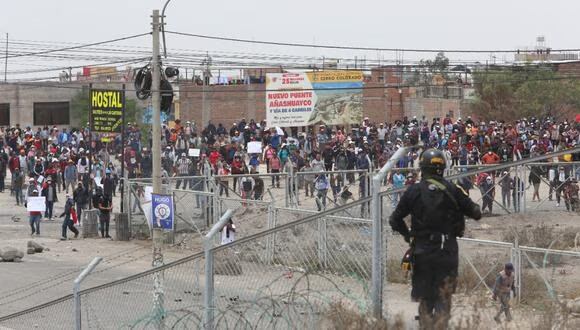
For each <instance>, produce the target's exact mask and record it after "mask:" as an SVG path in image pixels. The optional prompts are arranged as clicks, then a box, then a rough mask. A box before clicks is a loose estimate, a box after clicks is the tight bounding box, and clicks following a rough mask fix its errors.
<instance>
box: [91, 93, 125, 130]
mask: <svg viewBox="0 0 580 330" xmlns="http://www.w3.org/2000/svg"><path fill="white" fill-rule="evenodd" d="M89 97H90V103H91V113H90V122H91V131H93V132H97V133H120V132H121V131H122V128H123V111H124V109H125V93H124V92H123V91H116V90H101V89H92V90H91V93H90V95H89Z"/></svg>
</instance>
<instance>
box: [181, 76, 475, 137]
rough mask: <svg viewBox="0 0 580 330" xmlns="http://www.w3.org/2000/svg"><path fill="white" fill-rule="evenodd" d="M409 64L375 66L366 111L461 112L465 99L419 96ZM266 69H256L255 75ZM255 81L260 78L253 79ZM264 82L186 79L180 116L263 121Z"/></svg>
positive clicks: (380, 116) (395, 114) (373, 116)
mask: <svg viewBox="0 0 580 330" xmlns="http://www.w3.org/2000/svg"><path fill="white" fill-rule="evenodd" d="M405 70H406V67H404V66H384V67H380V68H376V69H373V70H371V75H370V76H367V78H366V79H365V84H364V86H365V87H364V90H363V112H364V113H363V115H364V116H365V117H369V119H370V120H371V121H374V122H394V121H395V120H397V119H402V118H403V117H404V116H408V117H412V116H417V117H418V118H420V117H421V116H423V115H425V116H426V117H427V118H433V117H444V116H445V115H447V114H451V115H452V116H459V115H463V114H462V109H461V108H462V107H465V102H462V100H461V99H459V98H451V99H447V98H443V97H422V96H417V90H416V89H415V88H409V87H404V86H403V80H404V79H403V78H404V72H405ZM266 72H271V71H266V69H262V70H260V69H253V72H252V73H253V74H254V76H255V77H257V76H258V75H262V74H264V75H265V73H266ZM252 81H260V80H259V79H253V80H252ZM262 81H263V80H262ZM265 89H266V85H265V84H264V83H253V84H246V85H214V86H199V85H196V84H193V83H182V84H180V86H179V90H180V96H179V99H180V106H179V108H180V119H181V120H191V121H195V122H196V123H201V124H203V125H205V124H207V123H208V122H209V121H210V120H211V121H212V122H213V123H214V124H217V123H223V124H224V125H225V126H226V127H229V126H230V125H231V124H232V123H234V122H238V121H239V120H241V119H242V118H246V119H248V120H249V119H255V120H256V121H260V120H263V119H265V118H266V104H265V98H266V93H265Z"/></svg>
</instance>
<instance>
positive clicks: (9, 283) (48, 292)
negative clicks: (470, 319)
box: [0, 189, 580, 329]
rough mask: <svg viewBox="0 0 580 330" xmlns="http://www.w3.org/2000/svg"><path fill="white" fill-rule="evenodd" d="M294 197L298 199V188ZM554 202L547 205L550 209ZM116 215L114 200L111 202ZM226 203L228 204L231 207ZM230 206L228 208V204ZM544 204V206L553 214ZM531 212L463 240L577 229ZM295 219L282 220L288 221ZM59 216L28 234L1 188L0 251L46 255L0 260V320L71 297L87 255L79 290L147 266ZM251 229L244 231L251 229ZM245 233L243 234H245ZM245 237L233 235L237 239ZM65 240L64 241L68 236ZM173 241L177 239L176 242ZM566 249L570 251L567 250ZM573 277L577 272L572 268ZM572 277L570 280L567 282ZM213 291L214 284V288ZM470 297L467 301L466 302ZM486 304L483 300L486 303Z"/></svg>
mask: <svg viewBox="0 0 580 330" xmlns="http://www.w3.org/2000/svg"><path fill="white" fill-rule="evenodd" d="M299 193H301V194H303V191H300V192H299ZM283 196H284V195H283V190H282V189H279V190H275V198H276V199H277V201H276V202H277V204H278V203H283V201H281V199H282V198H283ZM59 199H60V201H61V202H59V203H57V204H56V206H55V214H60V213H61V212H62V209H63V204H64V203H63V202H62V201H63V200H64V193H61V194H60V195H59ZM549 203H551V204H555V202H546V203H544V204H545V205H547V206H549V205H551V204H549ZM114 204H115V208H116V210H118V206H119V199H118V198H117V199H115V201H114ZM301 204H303V205H304V207H305V208H306V209H309V210H314V209H315V207H314V205H315V203H314V199H312V198H308V199H305V198H304V195H302V196H301ZM232 205H233V204H232ZM234 206H235V205H234ZM553 206H554V205H552V207H548V208H549V209H554V207H553ZM559 209H560V210H558V211H548V210H545V211H534V212H530V213H527V214H525V215H517V216H514V215H495V216H490V217H485V218H484V219H482V220H481V221H479V222H475V221H468V225H467V226H468V231H467V234H466V236H467V237H471V238H479V239H490V240H502V238H503V237H505V231H506V230H509V228H510V227H515V228H521V227H534V226H537V225H539V224H540V223H545V224H549V225H550V226H553V227H555V228H557V229H558V230H559V231H562V232H576V233H578V232H580V217H579V216H578V215H576V214H571V213H569V212H566V211H562V210H561V209H562V207H560V208H559ZM236 217H237V219H238V220H237V221H238V224H239V225H238V227H239V228H240V229H241V230H242V231H243V230H244V228H248V230H247V233H250V232H258V231H262V230H264V229H266V228H267V224H266V223H264V221H265V219H266V208H265V207H264V206H263V205H262V206H260V207H256V206H255V205H249V206H248V207H245V208H241V209H239V210H238V211H237V213H236ZM297 218H299V216H292V217H287V218H286V219H285V221H287V222H289V221H291V220H293V219H297ZM61 224H62V219H61V218H57V219H56V220H53V221H47V220H46V221H45V220H43V221H42V223H41V235H40V236H39V237H36V236H34V237H31V236H30V227H29V225H28V219H27V214H26V210H25V208H24V207H22V206H15V200H14V197H12V196H10V193H9V192H8V191H6V192H4V193H2V194H0V242H1V243H0V246H2V247H3V246H13V247H16V248H19V249H21V250H23V251H26V244H27V242H28V241H29V240H35V241H37V242H38V243H40V244H42V245H43V246H45V247H46V248H48V251H45V252H43V253H41V254H34V255H25V257H24V259H23V261H22V262H19V263H0V283H2V286H0V316H3V315H8V314H10V313H14V312H17V311H20V310H23V309H25V308H29V307H32V306H35V305H37V304H40V303H43V302H47V301H50V300H52V299H55V298H58V297H61V296H63V295H66V294H69V293H71V292H72V287H73V280H74V278H75V277H76V276H77V275H78V274H79V273H80V271H81V270H82V268H83V267H85V266H86V265H87V264H88V263H89V262H90V261H91V260H92V259H93V258H94V257H96V256H101V257H104V260H103V262H102V263H101V264H100V265H99V266H98V267H97V268H96V270H95V272H94V274H92V275H91V276H89V277H88V278H87V280H86V282H85V283H83V288H88V287H92V286H95V285H98V284H102V283H106V282H110V281H112V280H115V279H119V278H122V277H125V276H128V275H132V274H135V273H138V272H140V271H143V270H146V269H149V268H150V267H151V255H152V253H151V241H148V240H146V241H139V240H132V241H129V242H120V241H116V240H114V239H111V240H110V239H100V238H95V239H81V238H79V239H69V240H68V241H60V240H59V238H60V231H61ZM250 228H251V229H250ZM114 232H115V226H114V222H112V226H111V235H112V236H113V237H115V235H114ZM247 233H246V234H247ZM243 236H245V235H244V234H240V237H243ZM69 237H71V235H70V233H69ZM178 242H179V241H178ZM187 245H188V246H187V249H186V250H182V249H181V248H180V247H181V246H180V247H170V248H167V249H165V253H164V256H165V261H171V260H176V259H178V258H180V257H183V256H186V255H187V254H189V253H190V252H191V250H199V249H201V246H202V245H201V236H200V235H199V233H198V234H191V235H189V236H188V237H187ZM571 248H573V246H572V247H571ZM472 249H473V255H476V253H477V252H479V249H481V246H479V247H478V246H474V247H472ZM573 271H574V272H575V273H576V274H580V268H579V269H575V268H574V269H573ZM574 278H576V280H574ZM568 279H569V280H568V281H569V282H570V283H572V284H578V282H580V281H578V277H575V276H571V277H570V276H569V277H568ZM216 286H219V283H216ZM409 295H410V286H409V285H408V284H389V285H388V286H387V287H386V290H385V296H384V301H385V304H386V306H387V308H388V311H389V314H390V315H401V316H402V317H403V319H404V320H405V321H406V322H407V323H408V324H409V325H410V328H414V325H415V322H414V321H413V318H414V316H415V315H416V310H417V304H416V303H413V302H411V301H410V297H409ZM470 299H471V298H470ZM488 300H489V299H488ZM455 301H456V303H455V305H454V310H456V311H458V313H457V315H459V316H454V321H453V322H456V324H459V323H458V322H459V320H460V319H461V317H462V316H461V315H464V313H466V312H465V311H466V310H469V308H470V306H471V305H472V303H471V302H469V299H467V297H464V296H462V295H457V296H456V300H455ZM494 310H495V305H494V304H493V303H492V302H491V301H488V302H487V303H486V304H485V306H484V313H483V315H484V317H485V318H486V320H489V321H490V323H489V324H490V328H493V325H492V323H491V322H493V321H492V320H491V317H492V314H493V311H494ZM531 312H532V311H531V310H529V309H527V307H526V308H524V307H521V308H520V307H516V309H515V310H514V318H515V322H512V325H510V326H509V327H508V328H514V329H515V328H528V325H530V323H529V313H531Z"/></svg>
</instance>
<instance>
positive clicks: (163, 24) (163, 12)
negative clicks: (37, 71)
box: [161, 0, 171, 58]
mask: <svg viewBox="0 0 580 330" xmlns="http://www.w3.org/2000/svg"><path fill="white" fill-rule="evenodd" d="M170 2H171V0H167V1H166V2H165V4H164V5H163V10H162V11H161V36H162V37H163V56H164V57H165V58H167V46H166V45H165V9H167V5H169V3H170Z"/></svg>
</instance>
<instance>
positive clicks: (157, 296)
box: [151, 10, 165, 329]
mask: <svg viewBox="0 0 580 330" xmlns="http://www.w3.org/2000/svg"><path fill="white" fill-rule="evenodd" d="M152 18H153V23H152V28H153V34H152V36H153V58H152V60H151V71H152V74H151V79H152V80H153V81H152V84H151V102H152V107H153V120H152V124H153V127H152V128H153V129H152V135H153V136H152V141H153V146H152V150H151V153H152V156H153V157H152V158H153V193H154V194H160V193H161V109H160V108H161V91H160V84H161V63H159V28H160V24H159V10H153V16H152ZM152 216H153V215H152ZM162 245H163V230H162V229H161V228H153V264H152V266H153V267H154V268H155V267H160V266H162V265H163V252H162V250H161V247H162ZM153 286H154V303H153V308H154V310H153V312H154V317H156V318H157V320H158V322H157V326H158V328H159V329H163V328H164V326H163V318H164V317H165V310H164V307H163V305H164V304H163V300H164V293H163V274H162V273H160V272H157V273H155V279H154V284H153Z"/></svg>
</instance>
